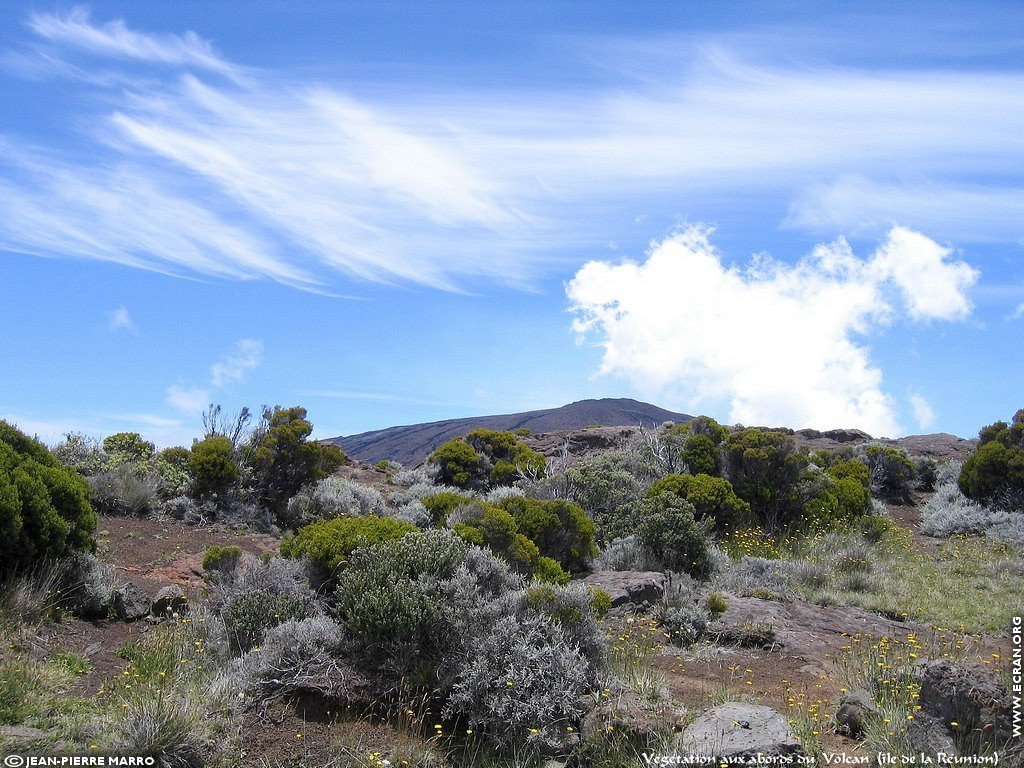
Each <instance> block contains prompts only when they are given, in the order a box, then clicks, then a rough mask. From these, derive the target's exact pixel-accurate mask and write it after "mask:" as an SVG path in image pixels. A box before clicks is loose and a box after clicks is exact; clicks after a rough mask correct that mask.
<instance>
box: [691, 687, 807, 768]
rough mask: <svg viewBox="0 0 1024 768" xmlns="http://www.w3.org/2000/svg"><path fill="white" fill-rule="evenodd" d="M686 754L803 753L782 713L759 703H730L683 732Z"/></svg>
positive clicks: (735, 756) (725, 757) (721, 756)
mask: <svg viewBox="0 0 1024 768" xmlns="http://www.w3.org/2000/svg"><path fill="white" fill-rule="evenodd" d="M682 748H683V751H684V752H685V753H686V754H690V755H696V756H700V757H705V758H713V759H715V760H725V761H729V760H740V759H748V758H752V757H757V756H758V755H761V756H764V757H780V756H783V755H797V754H802V753H803V746H801V744H800V740H799V739H797V737H796V736H795V735H794V734H793V729H792V728H790V727H789V723H788V722H787V721H786V718H784V717H783V716H782V715H780V714H779V713H778V712H776V711H775V710H774V709H772V708H771V707H764V706H761V705H760V704H743V703H740V702H730V703H728V704H723V705H721V706H720V707H715V708H714V709H709V710H708V711H707V712H705V713H704V714H703V715H701V716H700V717H698V718H697V719H696V720H694V721H693V723H692V724H691V725H690V727H689V728H687V729H686V731H685V732H684V733H683V738H682Z"/></svg>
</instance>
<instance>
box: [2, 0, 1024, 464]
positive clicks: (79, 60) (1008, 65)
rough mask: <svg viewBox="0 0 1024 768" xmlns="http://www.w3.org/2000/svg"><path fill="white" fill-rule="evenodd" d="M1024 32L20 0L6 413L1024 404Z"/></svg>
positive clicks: (903, 12)
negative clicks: (630, 401)
mask: <svg viewBox="0 0 1024 768" xmlns="http://www.w3.org/2000/svg"><path fill="white" fill-rule="evenodd" d="M1022 48H1024V7H1022V6H1021V5H1020V4H1019V3H1010V2H1006V3H991V4H986V3H973V4H971V5H970V6H969V7H968V6H966V5H964V4H957V3H950V4H940V3H904V4H893V3H884V4H883V3H878V4H871V3H860V4H856V5H855V6H853V7H852V8H851V9H846V10H838V9H836V10H834V9H831V8H826V7H825V4H797V3H786V4H765V3H756V4H744V3H714V4H712V3H705V4H681V3H638V4H625V3H610V2H609V3H589V4H584V3H551V2H544V3H540V2H538V3H529V2H526V3H504V4H492V3H481V2H473V3H451V2H448V3H415V4H413V3H397V2H393V3H379V2H378V3H316V2H308V3H269V2H262V3H252V2H246V3H241V2H190V3H150V2H146V3H139V2H131V3H128V2H125V3H93V4H91V5H89V6H84V5H82V6H74V5H69V4H49V3H45V2H33V3H25V4H19V3H17V2H13V3H5V4H4V6H3V8H2V9H0V94H2V96H3V98H2V100H0V275H2V278H3V284H4V286H5V288H6V290H5V295H4V301H3V302H2V304H0V321H2V322H3V327H4V333H3V334H0V361H2V371H3V372H2V374H0V418H6V419H8V420H11V421H14V422H16V423H18V424H19V425H21V426H22V427H23V428H24V429H26V430H27V431H30V432H33V433H37V434H39V436H40V437H42V438H44V439H46V440H50V441H53V440H56V439H59V437H60V435H61V434H62V433H63V432H65V431H68V430H73V431H83V432H87V433H90V434H95V435H98V436H102V435H104V434H109V433H111V432H115V431H121V430H126V429H132V430H138V431H141V432H143V433H144V434H146V435H148V436H150V437H152V438H154V439H156V440H157V442H159V443H161V444H164V445H167V444H175V443H184V444H187V443H188V441H189V439H190V437H191V436H192V435H195V434H196V433H197V431H198V429H199V414H200V412H201V411H202V409H203V407H204V404H205V403H208V402H217V403H222V404H223V405H224V406H225V407H226V408H227V409H229V410H230V409H234V408H237V407H239V406H241V405H250V406H259V405H260V404H262V403H270V404H273V403H278V404H282V405H291V404H302V405H305V406H306V407H307V408H308V409H309V411H310V415H311V418H312V419H313V421H314V423H315V424H316V426H317V433H318V434H319V435H320V436H331V435H337V434H348V433H353V432H359V431H364V430H368V429H374V428H379V427H385V426H389V425H392V424H400V423H412V422H418V421H428V420H434V419H441V418H449V417H457V416H466V415H475V414H482V413H499V412H509V411H516V410H525V409H532V408H542V407H552V406H557V405H561V404H564V403H566V402H570V401H573V400H578V399H583V398H586V397H619V396H631V397H637V398H640V399H646V400H649V401H651V402H655V403H657V404H659V405H662V406H664V407H668V408H673V409H677V410H683V411H687V412H691V413H708V414H710V415H712V416H714V417H716V418H718V419H719V420H721V421H723V422H727V423H735V422H742V423H748V424H753V423H760V424H787V425H789V426H793V427H801V426H815V427H819V428H830V427H838V426H856V427H861V428H864V429H866V430H868V431H870V432H872V433H873V434H876V435H881V434H885V435H896V434H905V433H916V432H922V431H925V432H927V431H949V432H953V433H957V434H962V435H971V434H973V433H975V432H976V431H977V429H978V428H979V427H980V426H982V425H983V424H987V423H990V422H992V421H994V420H996V419H998V418H1007V417H1009V416H1010V415H1011V414H1012V413H1013V412H1014V411H1015V410H1016V409H1017V408H1019V407H1021V406H1024V402H1021V390H1020V387H1019V382H1020V381H1021V380H1024V355H1021V354H1020V349H1021V339H1022V331H1024V264H1022V258H1021V257H1022V255H1024V184H1022V176H1021V173H1022V170H1024V142H1022V141H1021V136H1022V135H1024V77H1022V71H1021V64H1022Z"/></svg>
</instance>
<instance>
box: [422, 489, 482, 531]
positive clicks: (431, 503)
mask: <svg viewBox="0 0 1024 768" xmlns="http://www.w3.org/2000/svg"><path fill="white" fill-rule="evenodd" d="M420 501H421V502H422V503H423V506H424V507H426V508H427V512H429V513H430V519H431V520H432V521H433V523H434V525H441V526H443V525H444V524H445V522H446V521H447V520H448V515H450V514H451V513H452V512H454V511H455V510H456V509H458V508H459V507H462V506H465V505H466V504H470V503H472V501H473V499H472V498H471V497H469V496H464V495H463V494H461V493H451V492H448V491H445V492H442V493H432V494H429V495H427V496H424V497H423V498H422V499H420Z"/></svg>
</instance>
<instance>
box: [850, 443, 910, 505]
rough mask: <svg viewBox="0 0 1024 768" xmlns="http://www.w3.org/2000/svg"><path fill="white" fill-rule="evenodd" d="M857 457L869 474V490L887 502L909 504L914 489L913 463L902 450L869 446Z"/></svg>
mask: <svg viewBox="0 0 1024 768" xmlns="http://www.w3.org/2000/svg"><path fill="white" fill-rule="evenodd" d="M858 456H859V457H860V458H861V460H862V461H863V462H864V464H866V465H867V468H868V471H869V472H870V473H871V490H872V491H873V492H874V493H875V495H877V496H879V497H881V498H883V499H886V500H888V501H898V502H909V501H910V492H911V491H912V490H913V487H914V462H913V461H911V459H910V457H909V456H907V452H906V451H905V450H903V449H902V448H896V447H895V446H892V445H879V444H877V443H874V444H869V445H866V446H863V447H861V448H860V449H859V450H858Z"/></svg>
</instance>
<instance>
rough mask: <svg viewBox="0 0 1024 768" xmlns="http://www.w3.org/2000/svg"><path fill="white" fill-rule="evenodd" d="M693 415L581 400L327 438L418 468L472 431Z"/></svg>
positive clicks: (367, 456) (355, 454)
mask: <svg viewBox="0 0 1024 768" xmlns="http://www.w3.org/2000/svg"><path fill="white" fill-rule="evenodd" d="M692 418H693V416H690V415H689V414H685V413H677V412H675V411H669V410H666V409H665V408H661V407H659V406H656V405H652V404H650V403H644V402H641V401H639V400H633V399H632V398H626V397H620V398H600V399H588V400H577V401H576V402H573V403H568V404H567V405H563V406H559V407H557V408H545V409H540V410H534V411H522V412H520V413H504V414H492V415H488V416H466V417H463V418H459V419H443V420H441V421H430V422H423V423H420V424H406V425H400V426H394V427H386V428H385V429H377V430H372V431H370V432H361V433H359V434H355V435H342V436H339V437H332V438H328V439H327V440H325V441H324V442H331V443H334V444H336V445H339V446H341V448H342V449H343V450H344V451H345V453H347V454H348V455H349V456H351V457H352V458H354V459H358V460H360V461H365V462H377V461H381V460H388V461H397V462H399V463H401V464H404V465H406V466H414V465H416V464H419V463H421V462H423V461H425V460H426V458H427V457H428V456H429V455H430V454H431V452H432V451H433V450H434V449H435V448H437V447H438V446H439V445H441V444H442V443H445V442H447V441H448V440H451V439H453V438H456V437H461V436H462V435H464V434H466V433H467V432H469V431H471V430H474V429H481V428H485V429H499V430H514V429H529V430H531V431H532V432H552V431H557V430H566V429H582V428H583V427H587V426H591V425H602V426H608V427H624V426H637V425H644V426H648V427H649V426H657V425H658V424H661V423H662V422H664V421H675V422H683V421H689V420H690V419H692Z"/></svg>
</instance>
